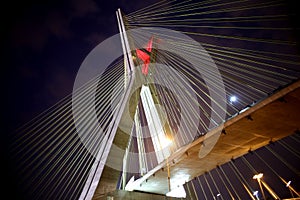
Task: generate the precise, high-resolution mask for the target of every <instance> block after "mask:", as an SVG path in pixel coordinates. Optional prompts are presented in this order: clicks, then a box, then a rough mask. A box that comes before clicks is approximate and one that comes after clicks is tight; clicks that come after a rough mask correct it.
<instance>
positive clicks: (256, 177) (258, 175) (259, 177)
mask: <svg viewBox="0 0 300 200" xmlns="http://www.w3.org/2000/svg"><path fill="white" fill-rule="evenodd" d="M263 175H264V174H263V173H259V174H255V175H254V176H253V179H261V178H262V177H263Z"/></svg>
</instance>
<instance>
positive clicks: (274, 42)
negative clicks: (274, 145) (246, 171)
mask: <svg viewBox="0 0 300 200" xmlns="http://www.w3.org/2000/svg"><path fill="white" fill-rule="evenodd" d="M284 5H285V4H284V1H277V0H274V1H260V0H257V1H246V0H239V1H219V0H205V1H201V2H194V1H160V2H158V3H156V4H153V5H151V6H148V7H145V8H143V9H141V10H138V11H135V12H132V13H130V14H128V15H125V16H124V21H125V22H126V24H125V25H126V27H127V29H128V31H129V30H132V32H131V33H132V34H128V37H129V40H130V44H131V45H132V48H133V49H141V48H142V47H143V46H144V44H145V43H147V41H148V40H149V38H151V36H154V38H155V40H154V43H153V46H154V47H155V46H156V48H157V52H156V57H155V61H153V60H152V61H151V62H152V63H150V65H149V72H148V75H147V76H145V75H142V77H141V79H144V80H145V85H146V86H149V87H150V89H151V92H152V98H153V101H154V102H155V103H156V104H158V105H160V106H161V107H163V108H164V109H162V112H161V113H160V114H163V115H164V116H165V118H166V119H167V122H166V125H165V126H164V132H165V134H166V135H168V136H170V137H175V138H177V139H175V140H174V146H175V147H173V148H174V149H173V151H175V150H176V149H178V148H180V147H181V146H183V145H185V144H187V143H189V142H191V141H193V140H194V139H195V138H197V137H199V136H201V135H204V134H205V133H206V132H207V131H208V130H209V129H212V128H214V127H216V126H218V125H220V124H221V123H223V122H224V120H226V119H228V118H230V117H232V116H234V115H235V114H236V113H238V112H240V111H241V110H243V109H244V108H246V107H249V106H252V105H253V104H254V103H256V102H258V101H261V100H262V99H264V98H266V97H268V96H269V95H271V94H272V93H274V92H276V91H277V90H278V89H279V88H282V87H285V86H286V85H288V84H290V83H292V82H293V81H295V80H297V79H298V78H299V75H300V73H299V58H300V57H299V55H298V53H297V49H296V40H295V37H294V35H293V33H294V32H293V27H290V26H289V17H290V16H291V15H290V13H288V10H286V9H285V7H284ZM139 28H142V29H139ZM156 28H163V30H164V31H160V32H158V31H156ZM174 30H176V31H178V32H180V33H181V34H184V35H187V36H189V38H188V37H177V35H174V34H172V32H173V31H174ZM190 38H191V39H190ZM191 41H197V42H191ZM199 45H200V47H203V48H199ZM162 47H164V48H162ZM178 54H180V55H184V56H180V55H178ZM211 61H213V62H211ZM123 62H124V61H123V60H122V59H119V60H117V61H115V62H114V63H112V64H111V65H110V66H109V67H108V68H107V70H106V71H105V73H104V74H102V75H101V76H100V77H99V76H96V77H95V78H94V79H91V80H90V81H89V82H87V83H86V84H85V85H84V86H82V87H81V88H79V89H78V91H76V92H77V93H78V95H77V99H72V97H71V95H70V96H67V97H66V98H64V99H62V100H61V101H60V102H58V103H57V104H55V105H54V106H53V107H51V108H49V109H48V110H46V111H45V112H43V113H41V114H40V115H39V116H37V117H36V118H34V119H33V120H32V121H30V122H28V123H27V124H25V125H24V126H22V127H20V128H19V129H18V130H16V133H15V137H14V138H13V141H12V147H11V149H12V150H11V153H12V156H13V158H14V161H15V166H16V173H17V175H18V177H20V180H19V183H18V184H19V187H20V188H22V192H23V193H24V195H27V196H29V197H30V198H31V199H78V198H79V196H80V193H81V191H82V189H83V187H84V184H85V183H86V180H87V177H88V174H89V172H90V169H91V167H92V165H93V163H94V161H95V156H94V155H97V154H98V152H101V149H103V146H105V145H106V143H107V137H109V136H108V135H110V134H112V133H111V132H110V131H109V126H110V123H113V116H114V114H115V112H116V110H117V107H114V106H112V105H111V102H112V101H118V100H119V96H120V94H123V93H124V80H123V79H124V63H123ZM195 62H197V66H199V67H200V69H201V70H200V72H199V70H197V69H198V68H197V67H195V64H194V63H195ZM136 63H137V64H136V65H137V66H136V69H138V67H139V66H140V65H142V63H141V60H139V59H136ZM159 64H161V65H163V66H164V67H165V68H161V67H159ZM214 66H216V67H217V69H218V70H217V71H218V72H219V73H220V76H218V74H217V73H215V71H212V70H211V69H212V68H213V67H214ZM169 72H172V73H169ZM166 77H167V78H166ZM120 80H122V81H120ZM151 81H152V82H154V83H161V85H159V84H151ZM112 83H114V84H112ZM208 83H209V84H208ZM223 86H224V88H223ZM95 87H96V88H97V93H96V95H95V94H94V93H93V92H91V90H92V89H93V88H95ZM170 88H173V90H170ZM223 89H224V92H225V93H224V94H225V96H222V95H221V93H220V92H219V91H221V90H223ZM115 91H117V92H115ZM89 95H95V96H92V98H95V103H94V104H92V105H91V104H88V103H87V98H90V97H91V96H89ZM213 95H214V97H215V98H212V96H213ZM231 95H236V96H237V98H238V101H237V102H230V101H228V99H229V97H230V96H231ZM176 96H177V97H178V96H180V97H181V98H180V100H178V99H177V97H176ZM135 98H136V99H135V102H139V101H140V96H136V97H135ZM217 99H221V101H222V102H225V106H222V105H220V103H219V102H218V101H217ZM72 101H76V102H77V103H78V104H77V105H79V107H78V108H77V109H78V110H80V111H81V113H80V116H79V117H77V118H76V119H74V118H73V113H72ZM191 105H195V107H196V108H197V109H199V112H196V111H195V110H194V109H193V107H192V106H191ZM212 105H215V106H212ZM139 106H140V107H141V105H139ZM94 110H96V113H97V120H98V123H97V124H96V125H93V124H91V123H89V119H90V116H91V112H92V111H94ZM183 112H186V113H188V114H186V115H185V116H184V119H185V121H183V122H182V119H183ZM220 112H224V113H225V117H224V116H221V115H219V113H220ZM144 115H145V114H143V113H142V111H140V117H141V118H140V121H142V120H144V118H143V116H144ZM212 116H214V117H212ZM160 117H161V116H160ZM195 119H197V120H196V121H195ZM74 120H76V123H81V126H80V127H82V129H81V130H77V129H76V127H75V125H74ZM146 124H147V123H142V122H141V123H140V124H135V130H137V129H138V127H137V126H140V127H142V126H143V125H146ZM179 130H181V131H182V133H184V134H178V132H179ZM194 130H196V131H194ZM79 131H80V132H84V133H86V134H85V136H84V138H82V137H79V135H78V132H79ZM99 132H101V133H102V134H99ZM180 133H181V132H180ZM141 134H142V136H143V134H144V133H141ZM150 135H151V134H150ZM143 137H144V140H140V141H143V142H144V147H143V148H144V150H143V151H145V149H148V150H149V151H150V150H151V151H153V148H152V146H151V145H153V144H151V142H152V141H150V140H149V139H145V136H143ZM82 140H84V141H85V144H88V147H87V146H86V145H84V144H83V143H82ZM297 140H298V138H297ZM129 141H132V143H129V144H128V148H129V150H130V151H131V152H138V150H137V148H138V145H137V139H135V140H131V139H130V140H129ZM280 144H281V145H283V146H284V147H285V148H287V149H288V150H289V151H292V152H295V151H294V150H295V149H291V148H290V147H288V146H287V145H285V143H284V141H283V142H281V143H280ZM266 148H269V147H266ZM270 151H271V150H270ZM274 154H275V153H274ZM296 154H298V152H297V151H296ZM126 159H129V161H128V162H127V164H128V166H129V167H130V166H133V165H134V163H131V161H130V159H131V160H132V162H136V161H137V159H133V158H132V157H131V158H130V157H128V158H126ZM139 162H140V163H141V164H139V165H140V166H147V167H148V169H147V170H150V169H151V168H153V167H154V166H155V164H157V158H155V157H153V158H148V157H146V158H145V157H140V158H139ZM143 162H144V163H143ZM146 162H147V163H146ZM243 162H244V161H243ZM281 162H284V160H281ZM140 166H138V168H139V169H138V173H139V175H141V174H142V173H141V171H142V169H141V168H140ZM135 167H136V166H135ZM230 167H231V169H230V170H232V171H234V172H235V175H236V176H237V177H240V179H239V181H240V182H242V183H244V184H246V186H247V188H251V187H250V186H249V185H247V184H248V183H247V181H245V178H243V177H242V176H241V174H240V172H239V171H238V169H237V168H236V166H235V165H230ZM127 170H128V172H130V171H132V170H131V169H127ZM143 173H144V172H143ZM211 173H215V172H209V176H211ZM216 173H218V174H219V175H220V174H223V175H224V176H220V180H221V182H223V183H228V184H229V185H228V184H224V185H225V187H226V188H227V190H228V191H229V195H230V196H231V197H233V196H235V195H234V194H236V193H237V192H236V191H235V189H234V187H233V186H232V185H230V184H231V181H230V177H228V175H227V176H226V173H227V172H226V170H224V169H223V167H220V169H218V170H216ZM204 178H205V179H204V180H202V178H201V180H202V181H205V184H203V183H204V182H203V183H202V182H200V181H199V185H197V186H195V185H194V186H191V187H190V185H191V183H188V184H187V187H188V188H189V190H191V188H196V187H197V189H199V188H201V191H204V190H205V191H210V192H211V193H213V192H214V191H215V189H214V188H216V189H217V190H218V191H219V190H220V188H218V187H219V186H218V185H217V184H216V183H214V185H213V186H211V188H207V190H206V189H204V187H207V186H210V184H208V182H209V181H208V180H207V179H206V178H207V177H205V176H204ZM193 184H194V182H193ZM197 184H198V183H197ZM252 187H253V186H252ZM229 188H231V189H229ZM197 191H200V190H197ZM205 195H207V194H206V193H204V196H205ZM237 198H239V197H238V196H237Z"/></svg>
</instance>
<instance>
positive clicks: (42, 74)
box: [1, 0, 157, 197]
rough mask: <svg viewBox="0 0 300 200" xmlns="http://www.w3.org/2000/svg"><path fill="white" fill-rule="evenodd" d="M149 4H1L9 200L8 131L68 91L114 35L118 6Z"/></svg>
mask: <svg viewBox="0 0 300 200" xmlns="http://www.w3.org/2000/svg"><path fill="white" fill-rule="evenodd" d="M153 2H157V1H155V0H151V1H147V2H145V1H140V0H136V1H125V0H112V1H93V0H62V1H61V0H51V1H31V0H29V1H9V2H6V3H5V5H4V4H3V5H2V6H1V7H2V12H1V35H2V37H1V39H2V40H1V41H2V42H1V44H2V49H1V50H2V51H1V52H2V53H1V60H2V62H1V63H2V67H1V68H2V73H1V75H2V76H1V77H2V78H1V81H2V100H3V104H2V112H1V113H2V116H3V119H4V120H3V121H2V123H1V124H2V125H3V126H4V127H3V126H2V127H3V129H2V131H1V136H2V137H1V155H4V157H3V159H2V161H1V162H2V163H3V165H2V169H3V170H2V178H1V180H2V181H1V182H2V185H3V184H4V185H5V186H7V187H4V188H1V189H4V191H5V193H6V192H7V193H8V195H10V197H12V196H14V195H12V194H14V193H15V191H14V189H13V188H14V187H15V184H14V183H15V181H17V180H15V179H16V178H15V177H14V175H13V173H14V172H13V171H11V170H10V169H11V167H12V166H10V165H9V162H8V160H9V157H10V155H9V153H8V150H7V148H8V145H9V141H10V139H11V136H12V134H13V133H12V132H13V131H14V130H15V129H17V128H18V127H20V126H21V125H23V124H25V123H26V122H28V121H30V120H31V119H33V118H34V117H36V116H37V115H38V114H40V113H42V112H43V111H44V110H46V109H47V108H49V107H51V106H53V105H54V104H56V103H57V102H58V101H59V100H61V99H62V98H64V97H66V96H67V95H69V94H71V93H72V89H73V83H74V80H75V77H76V73H77V71H78V69H79V68H80V65H81V63H82V61H83V60H84V59H85V57H86V56H87V55H88V53H89V52H90V51H91V50H92V49H93V48H94V47H95V46H96V45H98V44H99V43H100V42H101V41H103V40H105V39H107V38H109V37H110V36H113V35H114V34H117V33H118V27H117V18H116V14H115V12H116V10H117V9H118V8H121V9H122V10H123V11H124V12H125V13H130V12H133V11H135V10H138V9H141V8H143V7H145V6H147V5H150V4H152V3H153ZM2 152H3V153H4V154H2ZM4 163H5V164H4ZM16 196H18V195H16Z"/></svg>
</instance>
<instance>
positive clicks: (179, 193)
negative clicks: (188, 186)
mask: <svg viewBox="0 0 300 200" xmlns="http://www.w3.org/2000/svg"><path fill="white" fill-rule="evenodd" d="M166 196H168V197H176V198H186V193H185V190H184V188H183V186H179V187H177V188H175V189H173V190H171V191H170V192H168V193H167V194H166Z"/></svg>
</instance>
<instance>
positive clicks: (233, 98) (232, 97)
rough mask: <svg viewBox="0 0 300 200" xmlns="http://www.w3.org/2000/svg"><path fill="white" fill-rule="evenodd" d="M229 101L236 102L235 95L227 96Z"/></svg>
mask: <svg viewBox="0 0 300 200" xmlns="http://www.w3.org/2000/svg"><path fill="white" fill-rule="evenodd" d="M229 101H230V103H232V102H236V101H237V97H236V96H234V95H233V96H231V97H230V98H229Z"/></svg>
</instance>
